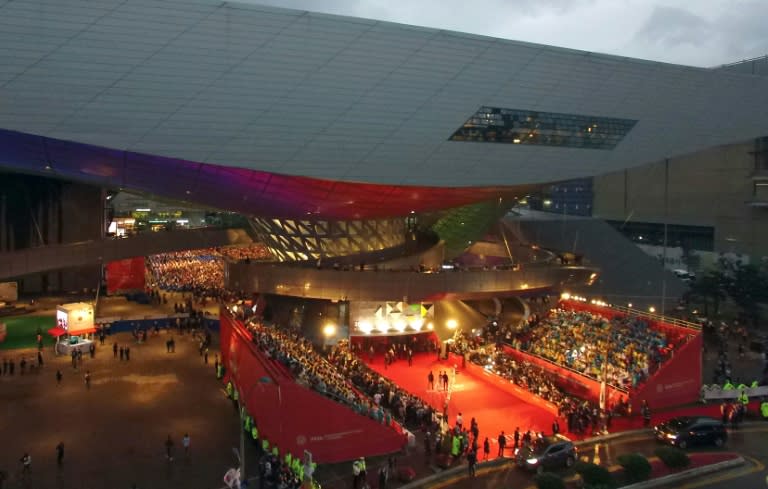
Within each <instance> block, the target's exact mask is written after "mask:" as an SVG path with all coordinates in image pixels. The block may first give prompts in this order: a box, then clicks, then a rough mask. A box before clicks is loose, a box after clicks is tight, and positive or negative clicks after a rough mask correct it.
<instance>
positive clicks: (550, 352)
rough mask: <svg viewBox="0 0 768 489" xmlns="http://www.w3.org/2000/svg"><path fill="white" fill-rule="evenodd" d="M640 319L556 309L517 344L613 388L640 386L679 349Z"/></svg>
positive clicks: (516, 340) (521, 348)
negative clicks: (604, 378) (608, 316)
mask: <svg viewBox="0 0 768 489" xmlns="http://www.w3.org/2000/svg"><path fill="white" fill-rule="evenodd" d="M672 341H677V342H678V343H679V342H682V341H684V339H683V338H682V337H680V338H674V339H670V338H668V337H667V335H666V334H665V333H663V332H661V331H658V330H654V329H651V328H650V327H649V326H648V324H647V323H646V322H645V321H644V320H642V319H639V318H635V317H617V318H614V319H613V320H608V319H605V318H603V317H602V316H598V315H596V314H591V313H589V312H583V311H569V310H562V309H555V310H553V311H552V312H551V313H550V315H549V316H547V317H545V318H542V319H541V320H539V321H538V323H536V324H535V325H532V327H531V330H530V333H528V334H526V335H520V336H518V337H517V338H515V340H513V342H512V345H513V346H514V347H515V348H518V349H520V350H523V351H528V352H529V353H533V354H535V355H538V356H541V357H544V358H546V359H548V360H550V361H552V362H554V363H557V364H559V365H562V366H564V367H568V368H571V369H573V370H576V371H578V372H580V373H581V374H583V375H585V376H587V377H590V378H593V379H596V380H602V379H603V376H606V377H607V381H608V383H609V384H611V385H615V386H618V387H623V388H634V387H637V386H638V385H639V384H641V383H642V382H644V381H645V380H646V379H647V378H648V376H649V375H650V374H651V373H653V372H654V371H655V370H656V369H657V368H658V367H659V365H660V364H661V363H662V362H663V361H665V360H666V359H667V358H669V357H670V356H671V354H672V350H673V349H674V348H675V347H677V346H678V344H674V343H673V342H672Z"/></svg>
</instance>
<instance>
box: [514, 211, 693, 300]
mask: <svg viewBox="0 0 768 489" xmlns="http://www.w3.org/2000/svg"><path fill="white" fill-rule="evenodd" d="M504 224H505V226H506V227H507V229H508V230H509V231H510V232H511V233H513V234H514V235H516V236H518V237H519V238H520V239H523V240H525V241H526V242H528V243H531V244H536V245H539V246H541V247H544V248H548V249H553V250H558V251H562V252H570V253H575V254H577V255H582V256H584V258H585V260H586V261H588V263H589V264H591V265H593V266H596V267H598V268H600V276H599V278H598V280H597V282H596V283H595V284H593V285H592V286H591V287H589V288H586V289H582V290H575V292H581V293H583V294H588V295H590V296H600V297H601V298H602V299H603V300H605V301H607V302H610V303H612V304H617V305H623V306H626V305H627V304H628V303H632V304H633V305H634V307H636V308H639V307H642V308H647V307H650V306H654V307H655V308H657V309H660V306H661V302H662V288H663V285H662V282H666V305H667V308H671V307H672V306H673V305H674V304H676V303H677V301H678V300H679V299H680V298H681V297H682V296H683V294H684V293H685V291H686V290H687V286H686V285H685V283H683V282H682V281H681V280H680V279H678V278H677V277H676V276H675V275H674V274H673V273H672V272H670V271H668V270H665V269H664V267H662V266H661V263H660V262H659V260H657V259H656V258H653V257H651V256H649V255H647V254H646V253H645V252H643V251H642V250H641V249H640V248H638V247H637V246H636V245H635V244H634V243H632V242H631V241H629V240H628V239H626V238H625V237H624V236H623V235H621V233H619V232H617V231H616V230H615V229H613V228H612V227H611V226H610V225H608V224H607V223H606V222H605V221H602V220H600V219H593V218H581V217H574V216H567V217H563V216H558V215H553V214H548V213H544V212H532V211H527V212H526V213H525V214H521V215H519V216H514V217H512V216H508V217H507V218H505V220H504ZM572 292H573V291H572Z"/></svg>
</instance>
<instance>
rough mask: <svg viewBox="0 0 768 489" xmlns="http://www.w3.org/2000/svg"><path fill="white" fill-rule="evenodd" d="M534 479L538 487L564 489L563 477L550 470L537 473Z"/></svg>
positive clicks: (539, 488)
mask: <svg viewBox="0 0 768 489" xmlns="http://www.w3.org/2000/svg"><path fill="white" fill-rule="evenodd" d="M534 480H535V481H536V487H537V488H538V489H565V481H563V478H562V477H560V476H559V475H557V474H553V473H552V472H544V473H543V474H539V475H537V476H536V477H535V478H534Z"/></svg>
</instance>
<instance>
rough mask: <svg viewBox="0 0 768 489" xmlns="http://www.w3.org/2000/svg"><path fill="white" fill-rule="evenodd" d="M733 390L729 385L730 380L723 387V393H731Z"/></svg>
mask: <svg viewBox="0 0 768 489" xmlns="http://www.w3.org/2000/svg"><path fill="white" fill-rule="evenodd" d="M733 389H734V386H733V384H731V381H730V379H729V380H727V381H726V382H725V385H724V386H723V390H724V391H732V390H733Z"/></svg>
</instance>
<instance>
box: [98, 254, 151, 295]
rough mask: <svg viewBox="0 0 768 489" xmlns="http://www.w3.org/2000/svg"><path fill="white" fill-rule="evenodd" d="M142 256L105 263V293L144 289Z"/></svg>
mask: <svg viewBox="0 0 768 489" xmlns="http://www.w3.org/2000/svg"><path fill="white" fill-rule="evenodd" d="M144 278H145V266H144V257H142V256H140V257H136V258H128V259H126V260H118V261H111V262H109V263H107V293H108V294H116V293H120V292H129V291H135V290H144V285H145V281H144Z"/></svg>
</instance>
